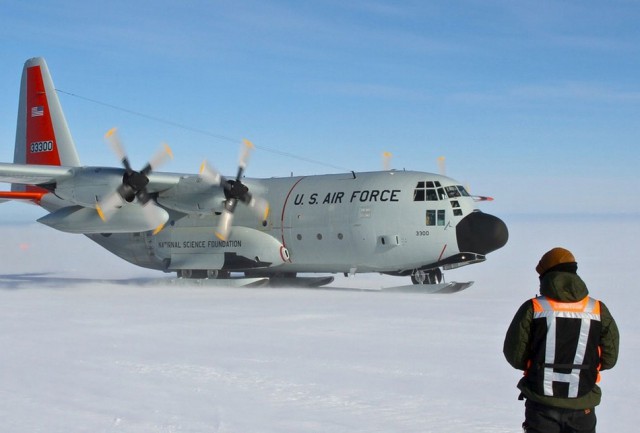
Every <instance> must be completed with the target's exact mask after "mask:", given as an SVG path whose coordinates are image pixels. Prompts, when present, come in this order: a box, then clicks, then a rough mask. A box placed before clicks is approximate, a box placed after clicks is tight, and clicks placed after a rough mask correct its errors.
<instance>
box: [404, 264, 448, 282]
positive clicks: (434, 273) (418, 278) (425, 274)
mask: <svg viewBox="0 0 640 433" xmlns="http://www.w3.org/2000/svg"><path fill="white" fill-rule="evenodd" d="M411 282H412V283H413V284H441V283H443V282H444V275H442V271H441V270H440V268H435V269H429V270H427V271H423V270H421V269H416V270H415V271H413V274H411Z"/></svg>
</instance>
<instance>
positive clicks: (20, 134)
mask: <svg viewBox="0 0 640 433" xmlns="http://www.w3.org/2000/svg"><path fill="white" fill-rule="evenodd" d="M13 162H14V163H16V164H36V165H61V166H68V167H78V166H80V159H79V158H78V153H77V151H76V146H75V144H74V142H73V138H72V137H71V132H70V131H69V127H68V125H67V121H66V119H65V117H64V113H63V112H62V106H61V105H60V100H59V99H58V94H57V93H56V90H55V87H54V86H53V81H52V80H51V75H50V74H49V68H48V67H47V63H46V62H45V60H44V59H43V58H42V57H35V58H33V59H29V60H27V61H26V62H25V64H24V69H23V70H22V81H21V84H20V102H19V104H18V124H17V128H16V143H15V151H14V156H13ZM24 190H25V187H24V185H16V184H13V186H12V191H24Z"/></svg>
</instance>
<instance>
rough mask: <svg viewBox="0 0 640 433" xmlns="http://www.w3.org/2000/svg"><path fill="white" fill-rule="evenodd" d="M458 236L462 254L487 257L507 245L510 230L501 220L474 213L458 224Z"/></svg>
mask: <svg viewBox="0 0 640 433" xmlns="http://www.w3.org/2000/svg"><path fill="white" fill-rule="evenodd" d="M456 236H457V238H458V250H459V251H460V252H466V253H476V254H482V255H485V254H489V253H490V252H491V251H495V250H497V249H498V248H502V247H503V246H504V245H505V244H506V243H507V240H508V239H509V230H507V225H506V224H505V223H504V222H503V221H502V220H501V219H500V218H498V217H494V216H493V215H489V214H486V213H482V212H473V213H471V214H469V215H467V216H466V217H464V218H462V220H461V221H460V222H459V223H458V225H457V226H456Z"/></svg>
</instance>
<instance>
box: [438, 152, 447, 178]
mask: <svg viewBox="0 0 640 433" xmlns="http://www.w3.org/2000/svg"><path fill="white" fill-rule="evenodd" d="M438 171H439V172H440V174H441V175H442V176H446V175H447V164H446V159H445V157H444V156H439V157H438Z"/></svg>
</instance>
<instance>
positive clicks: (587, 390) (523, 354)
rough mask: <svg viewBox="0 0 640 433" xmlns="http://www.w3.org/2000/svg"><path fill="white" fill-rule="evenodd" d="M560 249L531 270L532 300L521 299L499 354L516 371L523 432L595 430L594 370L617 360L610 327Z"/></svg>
mask: <svg viewBox="0 0 640 433" xmlns="http://www.w3.org/2000/svg"><path fill="white" fill-rule="evenodd" d="M577 270H578V264H577V263H576V260H575V258H574V256H573V254H572V253H571V252H570V251H568V250H566V249H564V248H554V249H552V250H550V251H548V252H547V253H545V254H544V255H543V256H542V258H541V259H540V262H539V263H538V266H537V267H536V271H537V272H538V274H539V275H540V296H538V297H536V298H534V299H530V300H528V301H526V302H525V303H524V304H522V306H521V307H520V309H519V310H518V312H517V313H516V315H515V317H514V318H513V320H512V322H511V325H510V326H509V329H508V331H507V335H506V337H505V340H504V348H503V352H504V356H505V357H506V358H507V361H508V362H509V364H511V365H512V366H513V367H514V368H517V369H519V370H524V377H523V378H522V379H521V380H520V382H519V383H518V388H519V389H520V391H521V394H520V399H523V398H524V399H526V403H525V421H524V423H523V424H522V428H523V430H524V432H526V433H565V432H567V433H568V432H571V433H578V432H579V433H583V432H584V433H595V431H596V414H595V409H594V408H595V406H597V405H598V404H599V403H600V398H601V396H602V393H601V391H600V387H599V386H598V385H596V384H597V382H598V381H599V380H600V371H602V370H606V369H609V368H612V367H613V366H614V365H615V364H616V361H617V359H618V342H619V334H618V327H617V326H616V322H615V321H614V320H613V317H612V316H611V313H610V312H609V310H608V309H607V307H606V306H605V305H604V303H602V302H600V301H598V300H596V299H594V298H591V297H590V296H589V291H588V290H587V286H586V284H585V283H584V281H582V279H581V278H580V277H579V276H578V275H577Z"/></svg>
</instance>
